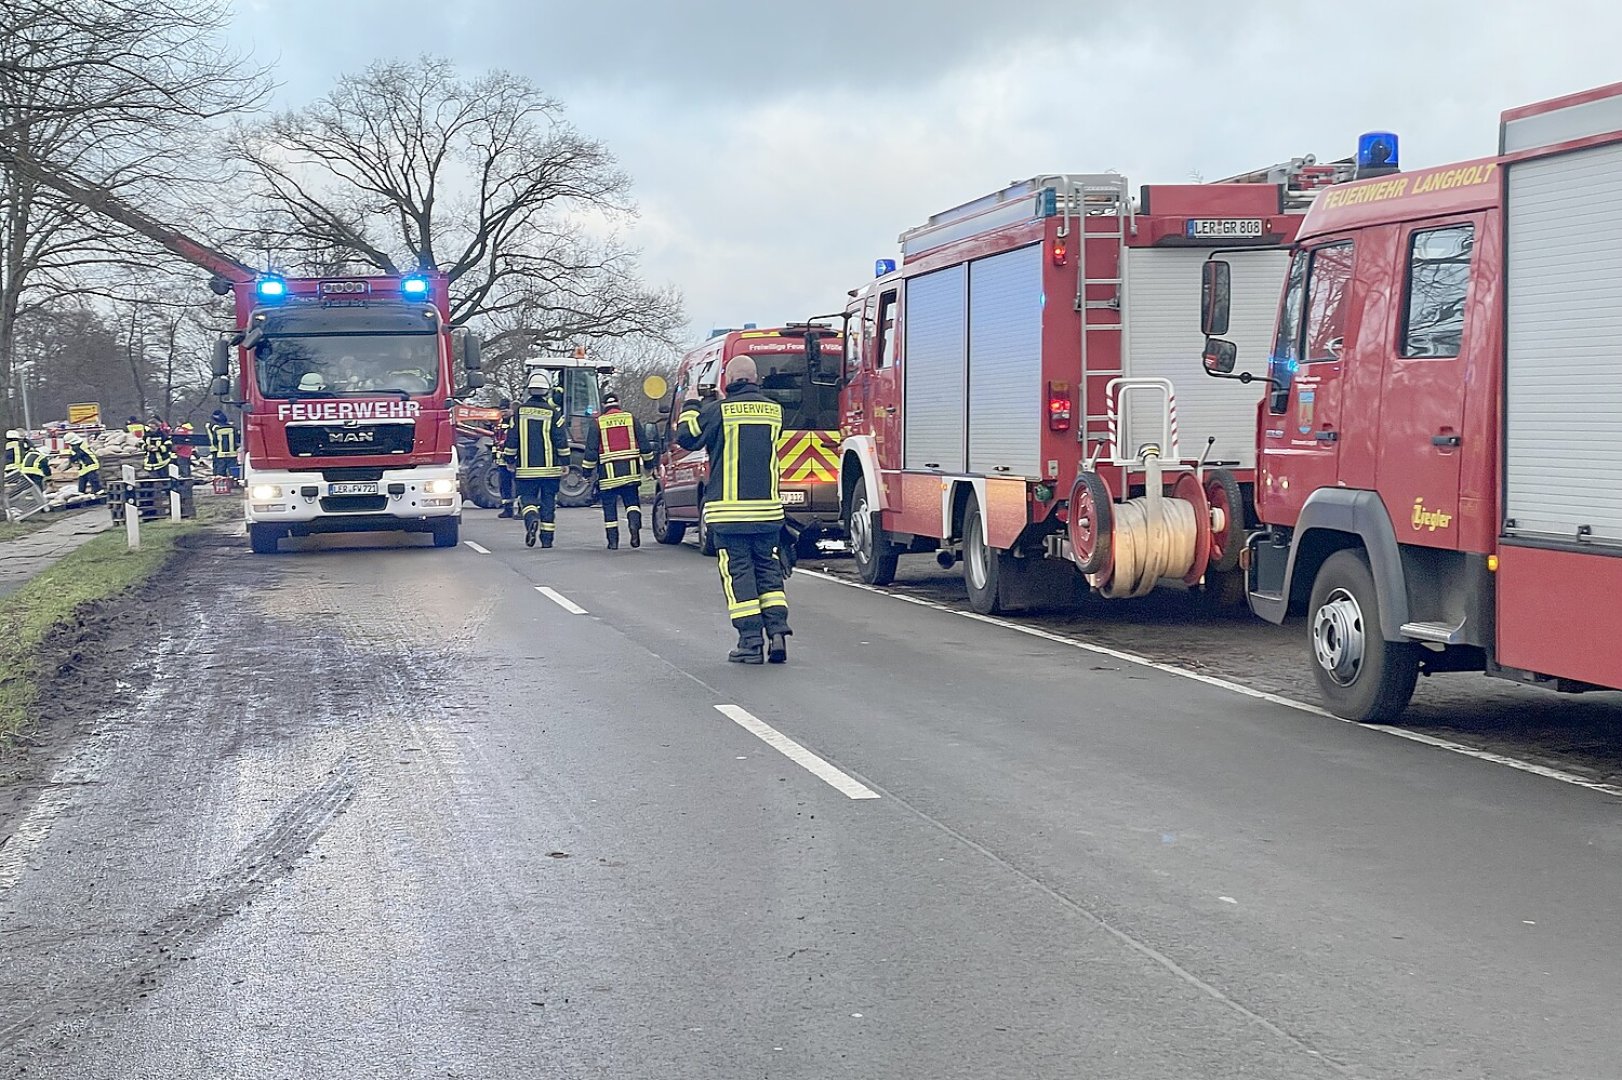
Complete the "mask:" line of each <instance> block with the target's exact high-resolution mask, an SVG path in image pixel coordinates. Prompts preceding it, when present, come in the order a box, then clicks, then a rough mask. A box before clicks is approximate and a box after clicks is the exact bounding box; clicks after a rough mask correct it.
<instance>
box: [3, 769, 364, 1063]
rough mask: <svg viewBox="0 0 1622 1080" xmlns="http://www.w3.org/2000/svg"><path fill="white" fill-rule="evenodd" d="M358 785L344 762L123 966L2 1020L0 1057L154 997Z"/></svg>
mask: <svg viewBox="0 0 1622 1080" xmlns="http://www.w3.org/2000/svg"><path fill="white" fill-rule="evenodd" d="M356 787H357V784H356V777H355V761H354V759H353V758H352V757H347V756H346V757H344V758H341V759H339V760H338V761H337V762H335V763H334V764H333V765H332V767H331V769H330V771H329V773H328V776H327V778H326V779H325V780H324V781H322V782H321V783H319V784H317V785H315V786H313V787H311V788H308V789H307V790H305V791H304V792H303V793H302V794H301V795H299V796H298V797H297V798H295V799H294V800H293V801H292V802H290V803H288V804H287V805H286V806H285V807H283V809H282V810H281V811H280V812H279V813H278V814H277V815H276V816H275V817H274V818H273V819H272V820H271V822H270V824H269V825H268V826H267V827H266V828H265V829H264V831H262V832H261V833H260V834H259V835H258V836H257V837H255V838H254V839H253V840H252V841H251V842H249V843H248V844H247V845H245V846H244V847H243V848H241V849H240V850H239V851H238V852H237V854H236V856H235V857H234V858H233V859H232V860H231V861H230V862H229V863H228V864H227V865H226V866H225V867H224V868H223V869H222V870H221V871H220V872H219V873H217V874H216V875H214V877H213V878H212V879H210V880H209V881H208V882H206V883H205V884H204V885H203V887H202V888H201V889H200V890H198V891H197V892H196V893H195V894H194V895H193V896H192V897H191V898H190V899H188V900H187V901H186V902H185V903H183V904H181V905H180V906H178V907H176V908H174V909H173V910H172V911H170V912H169V913H168V914H167V915H165V916H164V917H163V918H162V919H160V920H158V921H157V922H155V923H153V924H152V925H151V926H149V927H147V928H146V929H144V930H140V931H138V937H139V938H140V942H139V944H138V945H137V946H136V947H135V948H134V949H133V950H132V951H131V952H130V955H129V956H128V958H127V959H126V960H125V961H124V963H123V964H121V965H119V966H118V967H117V968H115V969H113V970H110V971H104V972H99V973H96V974H95V975H92V976H90V977H87V978H84V979H81V980H75V981H70V982H68V983H67V984H65V985H60V986H58V987H57V988H56V990H55V991H54V992H53V993H51V994H50V995H48V996H47V997H45V998H43V999H41V1000H39V1001H37V1002H35V1003H34V1004H33V1005H32V1007H30V1008H29V1009H27V1011H25V1012H24V1013H22V1014H21V1015H19V1016H17V1017H15V1018H13V1019H9V1020H0V1051H8V1050H12V1049H15V1048H16V1047H18V1046H19V1045H21V1044H23V1043H25V1042H27V1041H28V1040H29V1039H30V1038H31V1037H33V1038H40V1037H42V1036H43V1035H44V1034H45V1033H46V1031H47V1030H54V1029H56V1028H57V1027H58V1026H59V1025H60V1024H62V1023H63V1022H66V1021H70V1020H74V1019H78V1018H82V1017H86V1016H91V1015H95V1014H98V1013H102V1012H106V1011H107V1010H109V1009H111V1008H116V1007H117V1006H119V1005H121V1004H128V1003H129V1002H131V1001H132V1000H133V999H135V998H137V997H139V996H141V995H143V994H145V993H148V992H150V991H151V990H152V989H153V988H154V987H156V985H157V983H158V981H159V980H160V979H161V978H162V977H163V976H164V975H165V974H166V973H167V972H168V971H170V970H171V969H173V968H174V967H175V966H177V965H178V964H179V963H180V962H181V961H182V960H184V959H186V953H187V952H188V951H189V950H190V949H192V948H195V947H196V946H198V945H199V944H201V943H202V942H203V941H204V940H205V939H206V938H207V937H208V936H209V935H210V934H211V933H212V932H213V931H214V930H215V929H216V928H218V927H219V926H220V925H221V924H222V923H224V922H225V921H226V920H227V919H229V918H231V917H232V916H233V915H235V914H236V913H237V912H238V911H240V910H242V908H243V907H244V906H246V905H247V904H249V903H251V902H252V901H253V899H254V897H256V896H258V895H259V894H260V893H262V892H264V891H265V890H266V889H268V888H270V887H271V886H272V885H275V884H276V883H277V882H278V881H280V880H282V879H283V878H285V877H287V876H288V875H289V874H291V873H292V872H293V871H294V869H295V868H296V867H297V866H298V864H299V861H300V860H301V859H302V858H303V857H304V856H305V855H306V854H308V853H309V851H310V849H311V848H313V847H314V846H315V844H316V842H317V841H318V840H320V838H321V836H322V834H324V833H325V832H326V831H327V830H328V829H329V828H331V827H332V824H333V822H335V821H336V820H337V819H338V817H339V816H340V815H341V814H342V813H343V812H344V810H345V809H346V808H347V807H348V805H349V803H350V801H351V800H352V799H353V798H354V796H355V792H356ZM0 1015H3V1014H0ZM42 1029H44V1030H42Z"/></svg>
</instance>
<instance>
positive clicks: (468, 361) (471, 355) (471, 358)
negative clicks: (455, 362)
mask: <svg viewBox="0 0 1622 1080" xmlns="http://www.w3.org/2000/svg"><path fill="white" fill-rule="evenodd" d="M462 366H463V367H464V368H466V369H467V370H469V371H482V370H484V355H483V354H482V353H481V352H480V351H479V339H478V338H477V337H475V336H474V335H473V332H472V331H471V330H470V331H468V332H467V333H465V334H463V335H462ZM479 385H480V386H483V385H484V383H483V382H482V381H481V382H480V383H479Z"/></svg>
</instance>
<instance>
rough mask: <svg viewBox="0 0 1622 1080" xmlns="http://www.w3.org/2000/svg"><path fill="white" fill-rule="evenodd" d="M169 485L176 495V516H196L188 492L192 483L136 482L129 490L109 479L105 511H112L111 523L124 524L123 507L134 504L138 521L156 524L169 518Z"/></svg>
mask: <svg viewBox="0 0 1622 1080" xmlns="http://www.w3.org/2000/svg"><path fill="white" fill-rule="evenodd" d="M171 483H173V484H174V485H175V487H176V489H177V490H178V491H179V492H180V516H181V517H183V518H194V517H196V516H197V501H196V498H195V495H194V492H193V490H192V485H193V484H194V483H195V481H192V480H175V481H169V480H137V481H135V485H134V487H133V488H131V487H130V485H127V484H125V483H124V481H123V480H109V481H108V482H107V509H108V510H109V511H111V512H112V515H113V524H114V525H122V524H124V515H125V513H127V512H128V511H127V507H128V506H129V505H130V504H131V503H134V504H135V507H136V513H137V516H138V517H139V518H140V520H142V521H157V520H161V519H163V518H167V517H168V516H169V485H170V484H171Z"/></svg>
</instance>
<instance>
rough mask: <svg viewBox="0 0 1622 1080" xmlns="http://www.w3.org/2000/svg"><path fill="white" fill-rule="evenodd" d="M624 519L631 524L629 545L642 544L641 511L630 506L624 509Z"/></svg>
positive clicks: (638, 545) (637, 545)
mask: <svg viewBox="0 0 1622 1080" xmlns="http://www.w3.org/2000/svg"><path fill="white" fill-rule="evenodd" d="M625 520H626V521H627V522H629V523H630V525H631V546H632V547H641V546H642V511H640V510H638V509H637V508H636V507H634V506H633V507H631V508H630V509H629V510H627V511H625Z"/></svg>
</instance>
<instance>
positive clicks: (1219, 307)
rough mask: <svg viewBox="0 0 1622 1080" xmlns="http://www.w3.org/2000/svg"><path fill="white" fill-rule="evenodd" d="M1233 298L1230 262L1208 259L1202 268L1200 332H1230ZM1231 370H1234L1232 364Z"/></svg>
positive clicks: (1214, 334)
mask: <svg viewBox="0 0 1622 1080" xmlns="http://www.w3.org/2000/svg"><path fill="white" fill-rule="evenodd" d="M1232 298H1233V284H1232V275H1231V270H1230V268H1229V266H1228V264H1227V263H1226V262H1224V261H1223V260H1221V259H1207V260H1206V262H1205V265H1204V266H1202V267H1201V268H1200V333H1202V334H1204V335H1205V336H1206V337H1221V336H1222V335H1223V334H1226V333H1227V332H1228V307H1229V304H1230V303H1231V301H1232ZM1206 366H1207V367H1209V366H1210V365H1209V364H1207V365H1206ZM1229 370H1232V367H1231V365H1230V367H1229Z"/></svg>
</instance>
